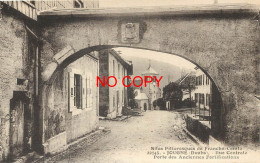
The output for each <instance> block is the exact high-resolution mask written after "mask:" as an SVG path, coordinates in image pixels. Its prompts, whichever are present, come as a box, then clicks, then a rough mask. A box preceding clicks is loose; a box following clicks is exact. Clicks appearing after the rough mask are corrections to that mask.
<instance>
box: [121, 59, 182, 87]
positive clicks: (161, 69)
mask: <svg viewBox="0 0 260 163" xmlns="http://www.w3.org/2000/svg"><path fill="white" fill-rule="evenodd" d="M124 59H125V60H130V61H132V63H133V75H134V76H137V75H141V74H142V73H143V72H144V71H145V70H146V69H147V68H148V66H149V58H147V59H144V58H139V57H131V58H127V57H125V56H124ZM151 65H152V68H153V69H154V70H155V71H157V72H158V73H159V75H160V76H163V78H162V80H161V82H160V88H161V89H162V88H163V87H164V86H165V85H167V84H168V83H169V80H170V81H176V80H177V79H179V78H180V76H181V71H182V70H181V69H180V68H179V67H177V66H174V65H171V64H168V63H164V62H160V61H156V60H151Z"/></svg>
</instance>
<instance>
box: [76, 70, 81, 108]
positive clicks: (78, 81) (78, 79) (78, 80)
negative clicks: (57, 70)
mask: <svg viewBox="0 0 260 163" xmlns="http://www.w3.org/2000/svg"><path fill="white" fill-rule="evenodd" d="M81 89H82V83H81V75H79V74H74V106H76V108H77V109H81V108H82V105H81V101H82V92H81Z"/></svg>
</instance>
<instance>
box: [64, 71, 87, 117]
mask: <svg viewBox="0 0 260 163" xmlns="http://www.w3.org/2000/svg"><path fill="white" fill-rule="evenodd" d="M85 81H86V77H85V75H84V73H82V72H81V71H80V70H77V69H71V68H70V69H69V70H68V102H69V104H68V107H69V112H72V113H73V114H74V113H75V114H78V113H79V112H80V111H81V110H82V109H84V108H85V105H86V104H85V99H86V87H85V85H86V82H85Z"/></svg>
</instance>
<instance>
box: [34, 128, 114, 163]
mask: <svg viewBox="0 0 260 163" xmlns="http://www.w3.org/2000/svg"><path fill="white" fill-rule="evenodd" d="M110 132H111V130H109V129H106V128H105V129H98V130H96V131H94V132H92V133H90V134H87V135H85V136H84V137H82V138H79V139H77V140H75V141H73V142H71V143H70V144H68V145H67V149H65V150H63V151H61V152H59V153H56V154H52V155H51V156H42V157H41V158H40V159H37V160H34V161H32V163H45V162H48V160H51V159H55V158H56V157H59V156H62V155H63V154H64V153H66V152H67V150H69V149H71V148H73V147H76V146H77V145H78V144H80V143H82V142H84V141H88V140H90V139H91V137H95V136H96V137H97V138H96V140H95V141H92V142H90V143H89V145H91V144H93V143H94V142H96V141H97V140H98V139H100V138H101V137H102V136H104V135H107V134H109V133H110Z"/></svg>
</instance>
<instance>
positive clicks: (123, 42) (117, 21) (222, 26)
mask: <svg viewBox="0 0 260 163" xmlns="http://www.w3.org/2000/svg"><path fill="white" fill-rule="evenodd" d="M196 11H197V9H194V11H193V10H189V11H182V12H181V14H180V13H178V12H175V11H173V12H165V13H161V12H160V13H158V15H157V14H156V13H153V14H150V15H149V14H144V15H142V14H141V15H137V16H135V17H133V16H131V14H125V15H122V16H118V15H114V16H111V15H110V16H107V15H102V14H101V15H94V16H93V17H91V16H89V17H88V16H86V17H84V16H82V14H78V15H75V16H74V17H71V15H61V16H59V15H58V14H57V15H52V17H50V16H48V14H47V15H44V14H43V15H40V17H39V20H40V21H41V22H42V24H43V26H42V33H41V34H42V36H41V37H42V38H43V40H44V41H43V47H42V54H41V57H42V64H41V65H42V70H43V72H42V74H43V79H44V80H45V81H44V80H43V82H44V83H46V82H48V81H51V78H52V76H53V75H52V74H53V73H51V74H50V75H46V76H47V77H46V76H45V74H47V72H45V70H46V69H48V67H55V68H54V69H56V68H58V69H59V68H60V69H62V67H66V65H67V64H69V63H70V62H72V61H74V60H77V59H78V58H80V57H81V56H83V55H84V54H86V53H89V52H91V51H93V50H101V49H104V48H112V47H121V46H122V47H132V48H142V49H148V50H154V51H159V52H165V53H169V54H174V55H179V56H181V57H183V58H185V59H187V60H189V61H191V62H193V63H196V64H197V65H199V67H200V68H201V69H202V70H204V72H205V73H206V74H207V75H208V76H209V77H210V78H211V79H212V80H213V81H214V83H215V85H216V90H218V92H220V95H221V97H222V102H223V107H222V110H221V115H222V117H223V118H222V121H221V122H223V124H222V126H223V131H224V133H225V134H224V140H225V141H226V142H227V143H229V144H237V143H241V142H243V143H247V142H258V139H259V133H258V119H259V114H255V113H259V99H257V98H256V97H255V96H256V95H257V94H259V86H258V84H257V83H258V75H257V74H258V73H259V57H258V56H259V50H258V49H259V48H258V45H259V39H260V37H259V25H258V22H256V21H254V20H253V19H252V17H254V15H256V14H258V13H257V12H258V11H256V10H254V9H251V8H249V9H248V10H241V8H237V9H232V10H229V9H223V10H219V9H210V10H203V11H202V10H199V11H197V12H196ZM50 15H51V14H50ZM128 27H129V28H130V31H128V30H127V31H128V32H127V31H126V32H125V33H122V31H125V30H126V28H128ZM135 27H136V28H138V29H139V30H138V31H137V32H139V34H138V33H135V30H133V32H131V31H132V29H134V28H135ZM131 33H132V34H133V35H132V34H131ZM138 36H139V37H138ZM128 39H130V40H131V39H132V40H131V41H130V42H128V41H127V40H128ZM67 45H69V46H71V49H73V50H72V51H70V50H68V54H67V55H66V57H65V58H60V57H56V55H55V54H57V53H58V52H59V51H62V49H66V47H67ZM111 45H113V46H111ZM86 47H87V48H86ZM68 49H69V48H68ZM57 56H59V55H57ZM55 57H56V58H55ZM59 60H60V61H59ZM54 74H55V71H54ZM54 76H55V75H54ZM46 79H47V80H46Z"/></svg>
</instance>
